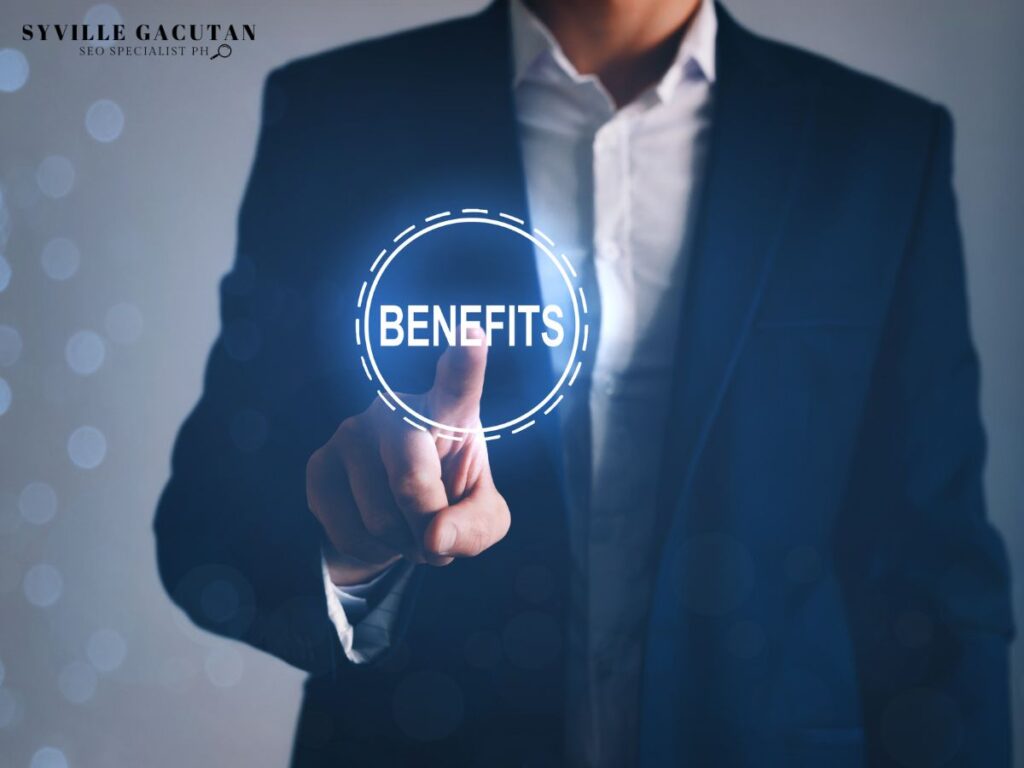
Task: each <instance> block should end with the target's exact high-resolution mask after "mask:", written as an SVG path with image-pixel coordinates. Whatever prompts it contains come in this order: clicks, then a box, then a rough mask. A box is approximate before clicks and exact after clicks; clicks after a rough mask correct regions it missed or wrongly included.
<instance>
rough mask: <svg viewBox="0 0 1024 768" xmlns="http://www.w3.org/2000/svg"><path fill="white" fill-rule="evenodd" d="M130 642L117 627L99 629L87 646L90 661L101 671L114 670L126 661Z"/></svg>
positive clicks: (86, 650)
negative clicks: (127, 641) (128, 642)
mask: <svg viewBox="0 0 1024 768" xmlns="http://www.w3.org/2000/svg"><path fill="white" fill-rule="evenodd" d="M127 654H128V644H127V643H126V642H125V640H124V638H123V637H122V636H121V633H120V632H118V631H117V630H115V629H98V630H96V631H95V632H93V633H92V636H91V637H90V638H89V642H88V643H87V644H86V647H85V655H86V656H88V657H89V662H90V663H91V664H92V665H93V666H94V667H95V668H96V669H97V670H98V671H100V672H113V671H114V670H115V669H117V668H118V667H120V666H121V664H123V663H124V659H125V656H127Z"/></svg>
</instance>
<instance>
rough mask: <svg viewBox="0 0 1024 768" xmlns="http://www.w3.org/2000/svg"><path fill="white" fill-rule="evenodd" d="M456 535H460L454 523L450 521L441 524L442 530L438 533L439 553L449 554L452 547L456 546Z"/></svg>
mask: <svg viewBox="0 0 1024 768" xmlns="http://www.w3.org/2000/svg"><path fill="white" fill-rule="evenodd" d="M456 536H458V531H457V530H456V529H455V526H454V525H452V524H451V523H448V524H446V525H443V526H441V530H440V531H438V533H437V553H438V554H439V555H447V554H448V553H449V552H451V549H452V547H454V546H455V538H456Z"/></svg>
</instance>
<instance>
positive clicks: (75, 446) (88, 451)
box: [68, 426, 107, 469]
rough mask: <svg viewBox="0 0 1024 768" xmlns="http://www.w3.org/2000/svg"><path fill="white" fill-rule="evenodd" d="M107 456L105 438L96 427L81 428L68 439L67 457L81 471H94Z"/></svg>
mask: <svg viewBox="0 0 1024 768" xmlns="http://www.w3.org/2000/svg"><path fill="white" fill-rule="evenodd" d="M106 456H107V438H106V436H105V435H104V434H103V433H102V432H100V431H99V430H98V429H96V427H90V426H82V427H79V428H78V429H76V430H75V431H74V432H72V433H71V436H70V437H69V438H68V457H69V458H70V459H71V463H72V464H74V465H75V466H76V467H81V468H82V469H95V468H96V467H98V466H99V465H100V464H102V463H103V459H105V458H106Z"/></svg>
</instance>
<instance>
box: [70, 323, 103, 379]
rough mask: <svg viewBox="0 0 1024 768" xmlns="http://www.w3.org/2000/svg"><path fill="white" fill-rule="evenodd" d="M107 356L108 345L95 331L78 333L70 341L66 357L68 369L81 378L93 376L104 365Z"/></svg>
mask: <svg viewBox="0 0 1024 768" xmlns="http://www.w3.org/2000/svg"><path fill="white" fill-rule="evenodd" d="M106 356H107V345H106V344H105V343H104V342H103V339H102V337H101V336H100V335H99V334H98V333H95V332H93V331H78V332H77V333H75V334H73V335H72V336H71V338H70V339H68V343H67V346H65V348H64V357H65V359H66V360H67V361H68V367H69V368H71V370H72V371H74V372H75V373H77V374H78V375H79V376H91V375H92V374H94V373H96V371H98V370H99V369H100V366H102V365H103V360H104V359H105V358H106Z"/></svg>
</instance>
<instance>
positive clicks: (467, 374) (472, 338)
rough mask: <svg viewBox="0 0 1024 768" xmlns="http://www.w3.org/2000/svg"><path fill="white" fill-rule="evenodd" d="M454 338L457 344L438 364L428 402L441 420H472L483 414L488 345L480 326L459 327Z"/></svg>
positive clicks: (433, 412) (434, 414) (449, 348)
mask: <svg viewBox="0 0 1024 768" xmlns="http://www.w3.org/2000/svg"><path fill="white" fill-rule="evenodd" d="M455 339H456V343H455V345H453V346H450V347H448V349H446V350H445V351H444V353H443V354H442V355H441V357H440V358H439V359H438V361H437V371H436V372H435V374H434V386H433V387H431V389H430V392H429V393H428V394H427V402H428V405H429V407H430V412H431V414H432V415H433V417H434V418H436V419H438V420H440V421H472V420H476V419H477V418H479V415H480V397H481V396H482V395H483V391H484V372H485V371H486V369H487V342H486V340H485V339H484V333H483V331H482V330H481V329H480V328H479V327H477V326H464V327H461V328H457V329H456V330H455Z"/></svg>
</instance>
